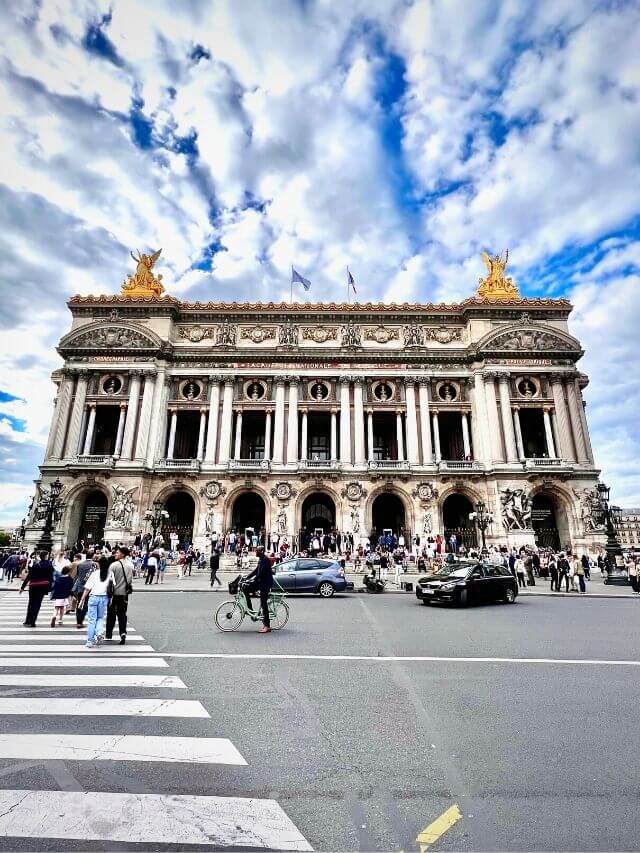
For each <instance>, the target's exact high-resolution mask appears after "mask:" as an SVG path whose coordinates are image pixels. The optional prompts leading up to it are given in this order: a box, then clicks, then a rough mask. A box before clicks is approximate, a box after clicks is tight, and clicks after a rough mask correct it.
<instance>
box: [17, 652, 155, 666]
mask: <svg viewBox="0 0 640 853" xmlns="http://www.w3.org/2000/svg"><path fill="white" fill-rule="evenodd" d="M53 666H55V667H63V666H68V667H77V668H82V667H92V668H93V667H99V666H101V667H103V668H105V669H111V668H113V667H149V668H150V669H162V668H167V669H168V668H169V664H168V663H167V662H166V660H165V659H164V658H162V657H139V658H136V657H133V658H131V657H124V656H122V657H114V656H113V655H111V656H107V655H104V654H95V655H94V654H92V653H91V652H87V653H86V654H83V655H76V656H75V657H48V658H47V657H37V658H34V657H0V669H2V668H3V667H12V668H16V667H19V668H26V667H33V668H40V667H42V668H43V669H44V668H46V667H53Z"/></svg>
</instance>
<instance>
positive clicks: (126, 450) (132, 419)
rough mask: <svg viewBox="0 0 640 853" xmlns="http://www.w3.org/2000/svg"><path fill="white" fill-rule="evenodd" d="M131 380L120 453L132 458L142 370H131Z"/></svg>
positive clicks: (122, 456) (123, 456) (124, 457)
mask: <svg viewBox="0 0 640 853" xmlns="http://www.w3.org/2000/svg"><path fill="white" fill-rule="evenodd" d="M129 380H130V383H129V405H128V406H127V418H126V421H125V424H124V437H123V440H122V452H121V453H120V457H121V458H122V459H131V454H132V453H133V437H134V435H135V432H136V420H137V417H138V404H139V402H140V380H141V374H140V371H135V372H134V371H130V372H129Z"/></svg>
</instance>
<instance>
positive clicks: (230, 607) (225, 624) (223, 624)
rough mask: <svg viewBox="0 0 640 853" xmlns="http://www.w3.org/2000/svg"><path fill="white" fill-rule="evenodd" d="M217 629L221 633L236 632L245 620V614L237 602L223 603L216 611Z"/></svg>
mask: <svg viewBox="0 0 640 853" xmlns="http://www.w3.org/2000/svg"><path fill="white" fill-rule="evenodd" d="M214 618H215V622H216V627H217V628H219V629H220V630H221V631H235V630H236V628H239V627H240V623H241V622H242V620H243V619H244V613H243V612H242V608H241V607H240V605H239V604H238V602H237V601H223V602H222V604H221V605H220V607H218V609H217V610H216V615H215V617H214Z"/></svg>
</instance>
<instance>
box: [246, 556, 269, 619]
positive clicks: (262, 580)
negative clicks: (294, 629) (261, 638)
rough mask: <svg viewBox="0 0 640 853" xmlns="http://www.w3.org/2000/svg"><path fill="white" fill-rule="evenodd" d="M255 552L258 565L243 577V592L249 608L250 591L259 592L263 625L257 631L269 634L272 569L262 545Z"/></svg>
mask: <svg viewBox="0 0 640 853" xmlns="http://www.w3.org/2000/svg"><path fill="white" fill-rule="evenodd" d="M256 554H257V555H258V565H257V566H256V567H255V569H254V570H253V571H252V572H251V574H249V575H247V577H246V578H245V584H244V594H245V596H246V599H247V607H248V608H249V610H252V606H251V593H252V592H259V593H260V606H261V608H262V621H263V622H264V625H263V627H262V628H260V630H259V631H258V633H259V634H269V633H271V624H270V622H269V603H268V601H269V593H270V592H271V587H272V586H273V569H272V567H271V562H270V560H269V559H268V557H266V556H265V553H264V548H263V547H262V546H260V547H258V548H256ZM249 581H252V583H248V582H249Z"/></svg>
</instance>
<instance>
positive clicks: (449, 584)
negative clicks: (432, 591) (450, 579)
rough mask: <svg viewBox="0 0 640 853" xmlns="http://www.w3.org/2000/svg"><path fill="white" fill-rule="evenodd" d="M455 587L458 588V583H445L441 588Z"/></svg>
mask: <svg viewBox="0 0 640 853" xmlns="http://www.w3.org/2000/svg"><path fill="white" fill-rule="evenodd" d="M455 588H456V585H455V584H454V583H443V584H442V586H441V589H446V590H450V589H455Z"/></svg>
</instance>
